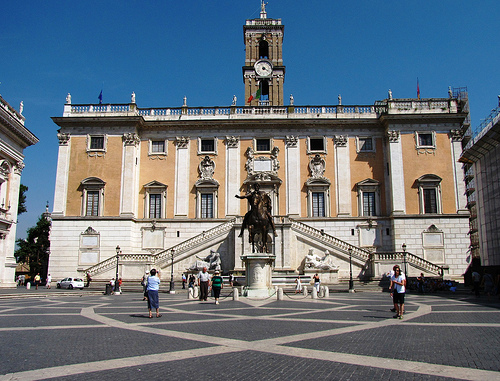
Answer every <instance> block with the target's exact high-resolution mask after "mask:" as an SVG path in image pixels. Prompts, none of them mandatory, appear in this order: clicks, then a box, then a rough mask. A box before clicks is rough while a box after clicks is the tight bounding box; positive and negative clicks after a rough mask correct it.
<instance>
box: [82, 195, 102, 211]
mask: <svg viewBox="0 0 500 381" xmlns="http://www.w3.org/2000/svg"><path fill="white" fill-rule="evenodd" d="M85 215H86V216H98V215H99V191H87V211H86V214H85Z"/></svg>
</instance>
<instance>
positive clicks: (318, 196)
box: [312, 192, 325, 217]
mask: <svg viewBox="0 0 500 381" xmlns="http://www.w3.org/2000/svg"><path fill="white" fill-rule="evenodd" d="M312 216H313V217H325V194H324V193H323V192H312Z"/></svg>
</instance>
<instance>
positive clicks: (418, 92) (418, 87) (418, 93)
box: [417, 77, 420, 100]
mask: <svg viewBox="0 0 500 381" xmlns="http://www.w3.org/2000/svg"><path fill="white" fill-rule="evenodd" d="M417 98H418V99H419V100H420V85H419V83H418V77H417Z"/></svg>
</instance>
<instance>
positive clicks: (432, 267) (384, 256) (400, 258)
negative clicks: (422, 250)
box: [373, 252, 443, 276]
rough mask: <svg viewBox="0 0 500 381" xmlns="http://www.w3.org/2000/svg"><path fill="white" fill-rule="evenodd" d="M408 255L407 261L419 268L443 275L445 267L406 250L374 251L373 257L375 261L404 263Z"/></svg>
mask: <svg viewBox="0 0 500 381" xmlns="http://www.w3.org/2000/svg"><path fill="white" fill-rule="evenodd" d="M405 255H406V263H407V264H409V265H411V266H413V267H416V268H419V269H421V270H423V271H427V272H431V273H434V274H437V275H440V276H442V275H443V268H442V267H441V266H438V265H436V264H434V263H432V262H429V261H427V260H425V259H423V258H420V257H419V256H417V255H415V254H412V253H408V252H406V253H404V252H395V253H373V259H374V261H375V262H393V263H394V262H396V263H397V262H400V263H403V262H404V261H405Z"/></svg>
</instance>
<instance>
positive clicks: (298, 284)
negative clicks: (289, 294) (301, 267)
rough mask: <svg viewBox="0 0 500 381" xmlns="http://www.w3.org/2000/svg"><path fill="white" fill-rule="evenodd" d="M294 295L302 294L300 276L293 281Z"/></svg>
mask: <svg viewBox="0 0 500 381" xmlns="http://www.w3.org/2000/svg"><path fill="white" fill-rule="evenodd" d="M295 283H297V284H296V285H295V293H298V292H302V281H301V280H300V275H299V276H298V277H297V279H295Z"/></svg>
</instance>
